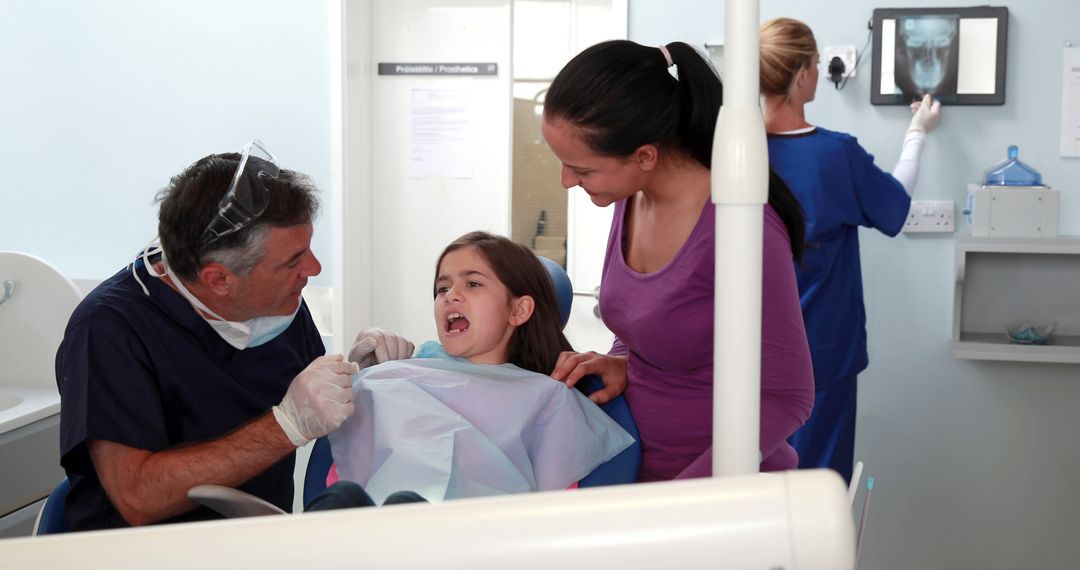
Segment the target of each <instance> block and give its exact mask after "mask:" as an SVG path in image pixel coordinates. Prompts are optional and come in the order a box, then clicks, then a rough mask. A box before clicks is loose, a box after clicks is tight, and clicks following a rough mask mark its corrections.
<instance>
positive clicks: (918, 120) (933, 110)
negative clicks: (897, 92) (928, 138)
mask: <svg viewBox="0 0 1080 570" xmlns="http://www.w3.org/2000/svg"><path fill="white" fill-rule="evenodd" d="M911 114H912V117H911V124H910V125H908V131H909V132H910V131H919V132H923V133H928V132H930V131H932V130H934V129H935V128H937V126H938V124H940V123H941V101H938V100H936V99H934V98H933V97H931V96H930V94H929V93H927V94H926V95H924V96H923V98H922V101H916V102H914V103H912V104H911Z"/></svg>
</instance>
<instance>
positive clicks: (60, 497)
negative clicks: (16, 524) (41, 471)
mask: <svg viewBox="0 0 1080 570" xmlns="http://www.w3.org/2000/svg"><path fill="white" fill-rule="evenodd" d="M70 490H71V482H69V481H68V479H67V477H64V478H63V480H61V481H60V483H59V484H58V485H57V486H56V487H55V488H54V489H53V490H52V492H51V493H49V496H48V498H46V499H45V504H44V505H42V506H41V511H40V512H39V513H38V516H37V520H36V521H34V531H33V533H32V534H33V535H34V536H42V535H46V534H60V533H63V532H71V527H69V526H68V522H67V516H66V515H65V513H66V512H67V510H66V508H65V507H64V503H65V502H66V501H67V495H68V491H70Z"/></svg>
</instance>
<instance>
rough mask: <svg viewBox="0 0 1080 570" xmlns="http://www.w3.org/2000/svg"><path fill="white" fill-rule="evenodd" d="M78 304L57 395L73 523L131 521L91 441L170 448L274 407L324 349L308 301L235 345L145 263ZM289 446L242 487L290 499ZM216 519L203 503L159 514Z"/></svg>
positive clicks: (287, 505)
mask: <svg viewBox="0 0 1080 570" xmlns="http://www.w3.org/2000/svg"><path fill="white" fill-rule="evenodd" d="M137 271H138V272H139V277H140V279H141V280H142V282H143V283H145V284H146V286H147V288H148V289H149V291H150V295H149V296H147V295H145V294H144V293H143V291H142V289H141V288H140V287H139V285H138V283H136V282H135V280H134V278H133V276H132V274H131V271H130V270H129V269H123V270H121V271H120V272H119V273H117V274H116V275H114V276H112V277H111V278H109V279H108V280H106V281H105V282H103V283H102V284H101V285H99V286H98V287H97V288H96V289H94V290H93V291H92V292H91V293H90V294H89V295H87V297H86V298H85V299H84V300H83V301H82V303H80V304H79V306H78V307H77V308H76V309H75V312H74V313H73V314H72V316H71V320H70V321H69V323H68V326H67V329H66V331H65V333H64V340H63V342H62V343H61V345H60V349H59V351H58V352H57V355H56V378H57V384H58V387H59V389H60V394H61V410H60V415H61V419H60V452H61V464H62V465H63V467H64V469H65V470H66V471H67V474H68V478H69V479H70V480H71V485H72V487H71V492H70V494H69V495H68V500H67V505H66V506H67V518H68V521H69V523H70V524H71V526H72V528H73V529H75V530H88V529H97V528H112V527H120V526H127V523H126V522H125V521H124V520H123V518H122V517H121V516H120V514H119V512H118V511H117V510H116V509H115V508H114V507H113V506H112V504H111V503H110V502H109V500H108V498H107V497H106V496H105V492H104V490H103V489H102V487H101V484H100V482H99V481H98V478H97V475H96V473H95V471H94V468H93V464H92V462H91V460H90V456H89V452H88V450H87V446H86V441H87V440H89V439H101V440H107V441H113V442H116V443H120V444H122V445H126V446H129V447H133V448H137V449H145V450H147V451H154V452H156V451H162V450H165V449H169V448H172V447H175V446H177V445H180V444H185V443H195V442H200V441H206V440H210V439H215V438H218V437H221V436H223V435H225V434H227V433H229V432H230V431H233V430H235V429H236V428H238V427H240V426H241V425H243V424H244V423H247V422H248V421H250V420H252V419H254V418H256V417H258V416H260V415H262V414H265V413H267V412H268V411H269V410H270V408H271V407H272V406H275V405H277V404H278V403H279V402H280V401H281V399H282V398H283V397H284V396H285V392H286V390H287V388H288V386H289V383H290V382H291V381H292V379H293V378H294V377H295V376H296V375H297V374H298V373H299V372H300V371H301V370H303V369H304V368H305V367H306V366H307V365H308V364H309V363H311V361H312V360H314V359H315V358H317V357H318V356H320V355H322V354H323V353H324V352H325V349H324V348H323V345H322V340H321V337H320V336H319V332H318V330H317V329H316V328H315V324H314V322H313V321H312V319H311V313H310V312H309V311H308V308H307V306H306V305H305V304H303V303H301V305H300V310H299V311H298V312H297V314H296V318H295V320H294V321H293V322H292V324H291V325H290V326H289V328H288V329H286V330H285V332H283V333H282V334H281V335H279V336H278V337H276V338H275V339H273V340H271V341H269V342H267V343H266V344H263V345H261V346H258V347H255V348H249V349H246V350H242V351H241V350H236V349H235V348H233V347H232V346H231V345H229V344H228V343H226V342H225V341H224V340H222V339H221V337H220V336H218V334H217V333H216V332H214V330H213V329H212V328H211V327H210V325H209V324H207V323H206V321H205V320H203V319H202V317H200V316H199V315H198V314H197V313H196V312H195V310H194V309H193V308H192V307H191V305H190V304H189V303H188V302H187V301H186V300H185V299H184V298H183V297H181V296H180V295H179V294H178V293H176V292H175V291H174V290H173V289H172V288H170V287H169V286H168V285H166V284H165V283H164V282H162V281H161V280H159V279H157V278H154V277H151V276H149V275H148V274H147V272H146V269H145V267H143V266H142V263H141V262H139V263H138V266H137ZM294 460H295V454H290V455H288V456H287V457H285V458H283V459H282V460H281V461H279V462H278V463H276V464H275V465H273V466H271V467H270V468H269V469H267V470H266V471H265V472H263V473H262V474H260V475H258V476H256V477H255V478H253V479H251V480H250V481H248V482H247V483H246V484H245V485H243V486H241V487H240V489H242V490H244V491H247V492H248V493H252V494H254V495H256V496H258V497H261V498H263V499H265V500H267V501H269V502H271V503H273V504H275V505H277V506H278V507H281V508H282V509H284V510H286V511H290V510H291V509H292V497H293V488H292V483H293V479H292V476H293V464H294ZM208 518H220V517H218V516H217V515H216V514H215V513H213V512H212V511H210V510H208V509H205V508H202V507H200V508H198V509H196V510H194V511H190V512H188V513H185V514H183V515H180V516H178V517H176V518H173V519H169V520H166V521H162V522H178V521H187V520H203V519H208Z"/></svg>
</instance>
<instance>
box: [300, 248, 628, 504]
mask: <svg viewBox="0 0 1080 570" xmlns="http://www.w3.org/2000/svg"><path fill="white" fill-rule="evenodd" d="M538 257H540V261H541V262H542V263H543V264H544V268H545V269H547V271H548V275H550V276H551V281H552V284H553V285H554V286H555V302H556V303H557V304H558V306H559V322H560V323H562V326H563V327H564V328H565V327H566V323H567V322H568V321H569V320H570V308H571V305H573V302H574V291H573V287H572V286H571V284H570V277H569V276H567V275H566V270H565V269H563V268H562V266H561V265H559V264H558V263H555V262H554V261H552V260H550V259H548V258H546V257H543V256H538ZM580 384H582V385H583V386H584V388H585V389H584V391H583V392H584V393H585V394H586V395H588V394H592V393H593V392H595V391H597V390H599V389H601V388H603V386H604V383H603V381H602V380H601V379H600V377H599V376H595V375H590V376H586V377H585V378H582V379H581V381H580ZM600 409H601V410H604V413H606V414H607V415H608V416H609V417H611V419H613V420H615V422H616V423H618V424H619V426H621V427H622V428H623V429H624V430H626V432H627V433H629V434H630V436H631V437H633V438H634V443H633V444H631V445H630V447H628V448H626V449H624V450H623V451H622V452H620V453H619V454H618V455H616V456H615V457H613V458H611V459H610V460H608V461H607V462H606V463H604V464H603V465H600V466H599V467H597V468H596V469H594V470H593V471H592V473H589V474H588V475H586V476H585V477H584V478H583V479H582V480H581V481H579V482H578V487H600V486H603V485H623V484H626V483H636V482H637V480H638V471H639V470H640V468H641V437H640V436H639V435H638V430H637V425H635V424H634V418H633V416H632V415H631V414H630V405H629V404H627V403H626V399H625V398H623V397H622V396H618V397H616V398H613V399H612V400H611V401H610V402H608V403H606V404H601V405H600ZM333 463H334V458H333V457H332V456H331V453H330V440H329V439H328V438H325V437H321V438H319V439H317V440H315V446H314V447H313V448H312V450H311V458H310V459H309V460H308V465H307V470H306V471H305V473H304V504H305V505H307V504H308V503H310V502H311V500H312V499H314V498H315V497H316V496H317V495H318V494H319V493H321V492H323V491H324V490H326V475H327V473H329V471H330V466H331V465H332V464H333Z"/></svg>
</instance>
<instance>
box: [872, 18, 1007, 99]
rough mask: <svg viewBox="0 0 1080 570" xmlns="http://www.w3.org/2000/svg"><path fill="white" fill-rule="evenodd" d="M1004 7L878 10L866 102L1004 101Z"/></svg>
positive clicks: (1005, 21)
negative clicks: (931, 99)
mask: <svg viewBox="0 0 1080 570" xmlns="http://www.w3.org/2000/svg"><path fill="white" fill-rule="evenodd" d="M1007 20H1008V9H1007V8H989V7H980V8H933V9H915V8H911V9H878V10H875V11H874V50H875V53H876V54H877V57H875V58H874V62H873V70H872V87H871V94H870V102H871V103H873V104H876V105H881V104H885V105H888V104H895V105H906V104H908V103H910V102H912V101H916V100H919V99H921V98H922V96H923V95H925V94H927V93H929V94H931V95H933V96H934V97H935V98H937V99H939V100H941V101H942V102H943V103H945V104H960V105H964V104H976V105H977V104H990V105H994V104H996V105H1000V104H1003V103H1004V102H1005V39H1006V35H1005V32H1006V25H1007Z"/></svg>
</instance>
